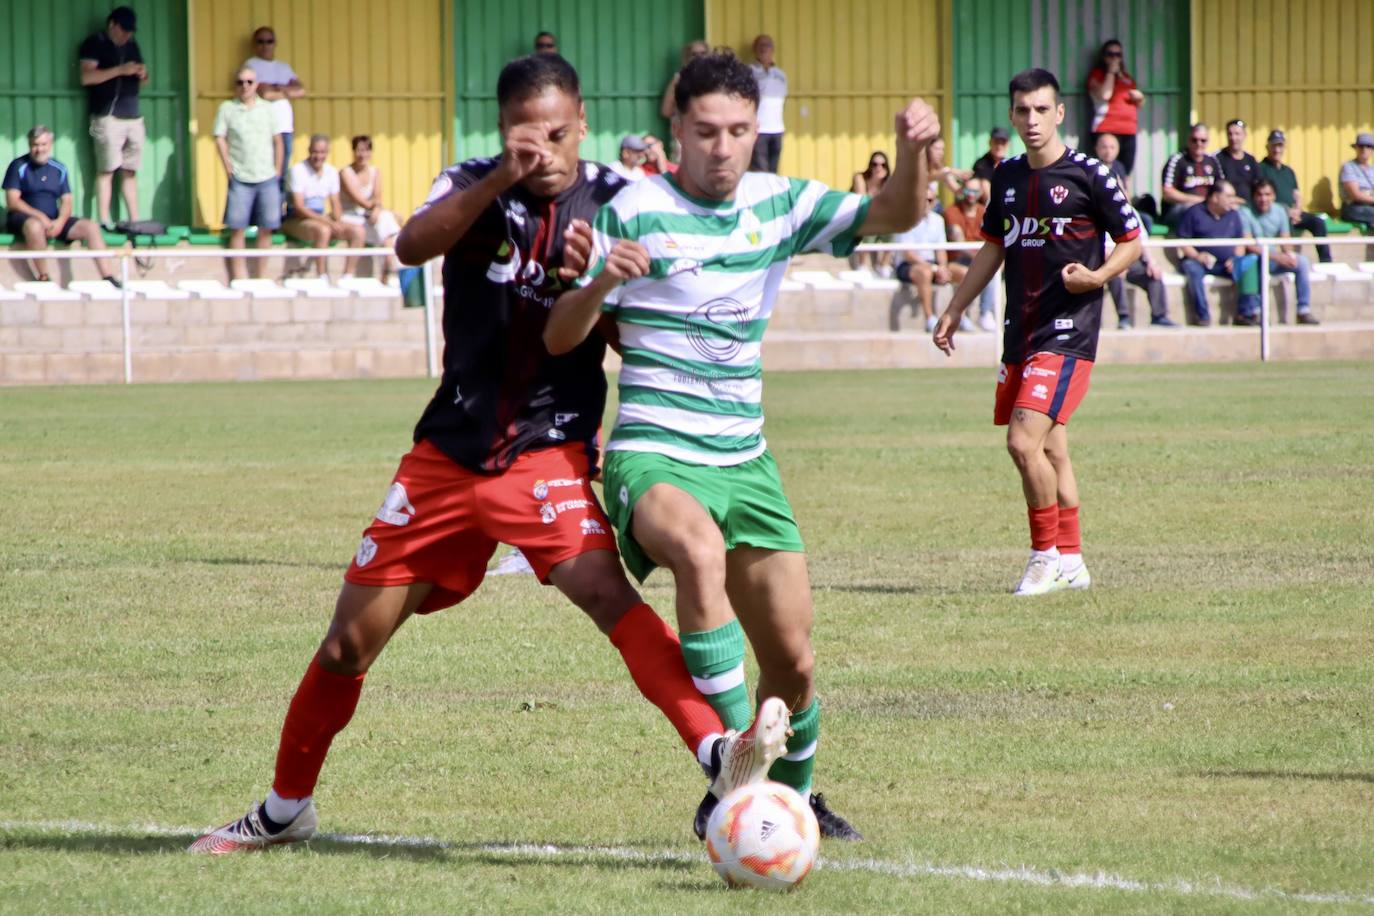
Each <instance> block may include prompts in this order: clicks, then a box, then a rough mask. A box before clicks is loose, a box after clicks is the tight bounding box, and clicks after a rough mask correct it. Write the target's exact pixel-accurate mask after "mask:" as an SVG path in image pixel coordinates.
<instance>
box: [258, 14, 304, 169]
mask: <svg viewBox="0 0 1374 916" xmlns="http://www.w3.org/2000/svg"><path fill="white" fill-rule="evenodd" d="M243 65H244V66H245V67H252V68H253V70H254V71H255V72H256V73H257V74H258V95H260V96H261V97H262V98H264V99H266V100H267V101H269V102H271V103H272V114H273V115H275V116H276V118H277V133H278V134H280V135H281V142H282V153H283V155H282V160H281V170H280V174H279V178H280V179H281V182H282V184H281V190H282V193H283V194H285V193H286V169H288V168H290V167H291V138H292V137H293V136H294V133H295V130H296V122H295V115H294V113H293V112H292V110H291V100H292V99H300V98H304V97H305V84H304V83H302V82H301V79H300V77H299V76H297V75H296V71H295V70H292V69H291V65H290V64H288V63H287V62H286V61H284V60H277V33H276V32H274V31H272V27H271V26H266V25H265V26H262V27H260V28H259V29H258V30H257V31H256V32H254V33H253V56H252V57H250V58H248V60H246V61H244V63H243Z"/></svg>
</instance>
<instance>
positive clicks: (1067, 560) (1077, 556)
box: [1059, 553, 1083, 572]
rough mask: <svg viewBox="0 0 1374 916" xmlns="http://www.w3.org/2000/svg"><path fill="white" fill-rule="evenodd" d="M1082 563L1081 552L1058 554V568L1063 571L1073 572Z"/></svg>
mask: <svg viewBox="0 0 1374 916" xmlns="http://www.w3.org/2000/svg"><path fill="white" fill-rule="evenodd" d="M1082 565H1083V554H1081V553H1061V554H1060V555H1059V568H1060V569H1062V570H1063V571H1064V572H1074V571H1075V570H1077V569H1078V568H1080V567H1081V566H1082Z"/></svg>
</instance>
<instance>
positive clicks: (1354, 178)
mask: <svg viewBox="0 0 1374 916" xmlns="http://www.w3.org/2000/svg"><path fill="white" fill-rule="evenodd" d="M1352 145H1353V146H1354V147H1355V158H1354V159H1351V160H1350V161H1349V162H1347V163H1346V164H1345V165H1343V166H1341V200H1342V201H1344V204H1343V205H1342V207H1341V219H1343V220H1347V221H1348V222H1352V223H1364V224H1365V225H1366V226H1374V162H1371V161H1370V160H1371V159H1374V134H1371V133H1361V134H1359V135H1358V136H1357V137H1356V138H1355V142H1354V143H1353V144H1352Z"/></svg>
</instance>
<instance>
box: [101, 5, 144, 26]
mask: <svg viewBox="0 0 1374 916" xmlns="http://www.w3.org/2000/svg"><path fill="white" fill-rule="evenodd" d="M105 21H106V22H113V23H114V24H115V25H117V26H119V27H120V28H121V29H123V30H124V31H126V32H132V31H134V28H135V27H136V25H137V24H138V19H137V17H136V16H134V10H133V7H130V6H117V7H115V8H114V9H112V10H110V17H109V18H108V19H106V20H105Z"/></svg>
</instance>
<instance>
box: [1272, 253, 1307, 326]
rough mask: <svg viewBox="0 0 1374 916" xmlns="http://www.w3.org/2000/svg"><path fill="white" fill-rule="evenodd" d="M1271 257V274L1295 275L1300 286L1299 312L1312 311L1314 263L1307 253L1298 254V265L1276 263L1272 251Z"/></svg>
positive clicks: (1295, 279) (1295, 280)
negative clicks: (1285, 265) (1309, 259)
mask: <svg viewBox="0 0 1374 916" xmlns="http://www.w3.org/2000/svg"><path fill="white" fill-rule="evenodd" d="M1269 257H1270V261H1269V272H1270V273H1271V274H1292V275H1293V276H1294V282H1295V283H1296V284H1297V287H1298V314H1299V315H1301V314H1303V313H1304V312H1310V311H1311V310H1312V277H1311V273H1312V263H1311V262H1310V261H1308V260H1307V255H1305V254H1300V255H1298V266H1297V267H1283V266H1281V265H1279V264H1275V263H1274V261H1273V257H1274V256H1273V254H1272V253H1271V254H1270V255H1269Z"/></svg>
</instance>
